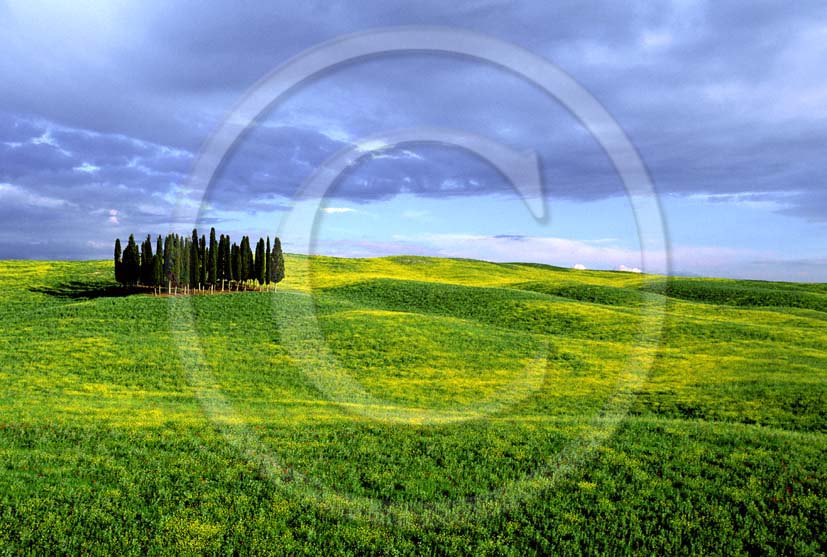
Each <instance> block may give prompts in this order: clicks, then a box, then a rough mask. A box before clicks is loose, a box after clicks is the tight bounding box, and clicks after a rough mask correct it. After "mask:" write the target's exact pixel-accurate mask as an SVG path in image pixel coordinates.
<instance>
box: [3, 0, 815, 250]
mask: <svg viewBox="0 0 827 557" xmlns="http://www.w3.org/2000/svg"><path fill="white" fill-rule="evenodd" d="M401 24H407V25H411V24H417V25H447V26H456V27H462V28H465V29H471V30H475V31H480V32H483V33H487V34H491V35H493V36H495V37H498V38H500V39H504V40H506V41H512V42H514V43H515V44H517V45H519V46H522V47H525V48H528V49H530V50H532V51H534V52H536V53H538V54H540V55H543V56H545V57H547V58H548V59H550V60H552V61H554V62H555V63H557V64H558V65H559V66H560V67H561V68H562V69H563V70H565V71H566V72H568V73H569V74H571V75H572V76H573V77H574V78H575V79H576V80H577V81H578V82H580V83H581V84H582V85H584V86H585V87H586V88H587V89H588V90H589V91H590V92H591V93H592V94H593V95H594V96H595V97H596V98H597V99H598V100H599V101H600V102H601V103H602V104H603V105H604V106H605V107H606V108H607V109H608V111H609V112H610V113H611V114H612V115H613V116H614V117H615V118H616V119H617V121H618V123H619V124H620V125H621V126H622V127H623V128H624V129H625V130H626V131H627V133H628V134H629V136H630V138H631V139H632V141H633V142H634V143H635V144H636V146H637V147H638V148H639V149H640V151H641V154H642V156H643V158H644V160H645V162H646V163H647V165H648V167H649V168H650V170H651V173H652V176H653V178H654V179H655V182H656V186H657V189H658V191H660V192H662V193H669V194H677V195H698V194H704V195H710V196H716V195H718V196H723V195H724V194H733V195H735V194H754V195H761V196H762V198H761V199H762V200H763V201H766V202H771V203H775V205H776V206H777V210H778V211H781V212H784V213H786V214H790V215H793V216H797V217H801V218H806V219H809V220H812V221H825V220H827V198H826V197H825V193H824V192H825V185H826V184H825V180H827V172H825V168H827V165H825V163H824V154H823V146H824V145H825V144H827V78H825V74H824V72H823V71H821V70H822V66H823V61H824V59H827V9H825V7H824V5H823V3H821V2H802V3H796V4H795V6H790V5H785V4H783V3H772V2H758V3H750V4H748V5H744V4H740V3H720V2H691V1H680V2H673V3H667V4H657V5H654V4H651V3H647V2H636V3H633V4H632V5H629V4H622V3H584V2H539V1H538V2H518V3H515V2H506V1H502V2H500V1H482V2H470V1H469V2H452V3H449V4H446V3H444V2H436V1H434V2H430V1H428V2H416V3H404V4H395V3H389V2H379V1H375V2H372V1H369V2H359V3H350V2H274V3H264V2H261V3H232V4H227V5H224V6H219V5H207V4H203V3H195V2H183V3H175V4H174V5H162V4H158V5H154V6H150V5H148V4H145V3H137V2H136V3H131V4H129V3H126V4H121V5H114V4H112V5H98V6H94V7H91V8H90V7H84V6H82V5H78V6H76V5H71V6H69V5H66V6H62V5H61V4H59V3H55V4H52V5H45V6H39V5H38V4H37V3H28V2H11V3H9V4H8V5H6V6H5V7H4V8H3V9H2V10H0V25H2V30H3V34H4V44H3V46H2V47H0V48H2V54H3V56H0V72H2V73H3V76H4V83H6V84H7V86H6V87H3V88H0V109H2V111H3V112H2V113H0V160H2V164H1V165H0V184H7V187H6V188H5V190H3V189H0V196H2V198H1V199H0V201H2V203H3V204H4V206H5V207H4V211H5V212H6V213H4V215H3V216H4V217H7V218H8V219H11V220H7V221H4V227H3V233H4V235H5V236H4V238H6V239H7V240H8V241H11V242H13V238H15V237H18V238H28V237H29V236H35V235H38V236H43V235H46V236H48V235H50V234H52V235H55V236H61V237H69V236H72V235H74V236H72V237H75V238H77V246H80V247H78V248H77V249H78V250H80V251H82V249H83V246H86V245H87V242H93V243H94V242H98V239H96V238H97V236H101V237H104V238H108V236H111V235H113V234H116V233H119V232H122V231H123V230H126V229H134V230H138V229H150V228H153V227H157V226H158V225H161V224H163V223H170V217H169V215H170V214H171V213H172V208H173V206H174V205H175V203H176V200H177V199H178V198H182V197H183V199H184V201H185V202H186V203H188V204H189V206H191V207H195V206H197V204H198V203H199V202H200V200H199V199H189V198H188V197H187V196H188V190H187V176H188V173H189V171H190V168H191V165H192V163H193V160H194V157H195V156H197V153H198V150H199V148H200V146H201V145H202V144H203V142H204V140H205V139H206V138H207V137H208V136H209V133H210V132H211V130H212V129H213V128H214V126H215V125H216V124H217V123H218V122H219V121H220V119H221V118H222V117H223V115H224V114H226V112H227V111H228V110H229V109H231V108H232V106H233V105H234V104H235V103H236V102H237V101H238V99H239V98H240V97H241V95H242V94H243V93H244V91H246V90H247V89H248V88H249V87H250V86H252V85H253V84H254V83H255V82H256V81H257V80H258V79H259V78H260V77H261V76H263V75H265V74H266V73H267V72H269V71H271V70H272V69H273V68H274V67H275V66H277V65H278V64H280V63H282V62H284V61H285V60H287V59H288V58H289V57H290V56H293V55H295V54H298V53H299V52H301V51H302V50H304V49H305V48H307V47H310V46H312V45H314V44H316V43H318V42H320V41H322V40H326V39H330V38H332V37H335V36H337V35H339V34H342V33H348V32H356V31H362V30H365V29H369V28H375V27H382V26H391V25H401ZM416 126H439V127H448V128H457V129H460V130H464V131H471V132H474V133H478V134H481V135H484V136H487V137H491V138H493V139H497V140H499V141H502V142H503V143H505V144H506V145H509V146H510V147H512V148H514V149H518V150H526V149H532V150H535V151H537V153H538V154H539V156H540V158H541V161H542V167H543V171H544V178H545V181H546V184H547V189H548V192H549V195H550V196H552V197H554V196H559V197H564V198H572V199H583V200H588V199H597V198H602V197H607V196H613V195H621V194H622V193H623V190H622V186H621V184H620V182H619V181H618V179H617V177H616V175H615V173H614V171H613V169H612V168H611V165H610V163H609V160H608V158H607V157H606V155H605V154H604V153H602V151H601V150H600V148H599V147H598V145H597V143H596V142H595V140H594V138H593V137H591V135H590V134H589V133H587V132H586V131H585V130H583V129H582V127H581V126H580V125H579V124H578V122H577V121H576V119H575V118H574V117H573V116H571V115H570V114H568V113H567V112H566V110H564V109H563V108H562V107H560V106H559V105H558V104H556V103H555V102H554V100H553V99H550V98H548V97H547V96H546V95H545V94H543V93H542V92H540V91H538V90H536V89H535V88H533V87H532V86H531V85H529V84H528V83H526V82H524V81H523V80H521V79H520V78H517V77H515V76H513V75H510V74H508V73H507V72H504V71H502V70H500V69H497V68H494V67H492V66H490V65H486V64H484V63H481V62H475V61H471V60H467V59H457V58H452V57H450V56H436V55H424V54H415V55H394V56H387V57H379V58H376V59H372V60H369V61H365V62H363V63H359V64H354V65H350V66H347V67H344V68H339V69H336V70H334V71H331V72H329V73H328V74H326V75H324V76H321V77H319V78H318V79H316V80H314V81H313V82H312V83H309V84H308V85H307V86H305V87H302V88H301V89H300V90H298V91H296V92H294V93H293V94H292V95H291V96H290V98H289V99H287V100H286V101H285V102H283V103H282V104H280V105H279V106H276V107H275V108H274V109H273V110H272V112H271V113H270V114H268V115H266V116H265V117H264V118H263V119H262V121H261V123H260V125H259V126H258V127H257V128H255V129H253V130H252V131H251V132H250V133H249V134H248V135H247V136H246V137H245V139H244V141H243V142H242V143H241V144H240V145H239V146H238V148H237V149H236V150H235V151H234V152H233V153H232V154H231V156H230V157H229V159H228V160H227V161H226V164H225V165H224V166H223V167H222V171H221V173H220V175H219V176H218V177H217V180H216V182H215V184H214V186H213V187H212V188H211V190H210V192H209V195H208V198H207V200H208V201H209V203H210V204H211V206H212V207H213V209H214V210H215V211H217V212H216V213H215V214H213V213H211V212H210V211H208V212H207V214H206V215H205V216H204V217H203V219H205V220H206V219H210V222H215V221H216V219H218V218H219V217H217V216H216V215H218V214H220V212H221V211H222V210H224V211H241V210H248V211H258V210H261V211H271V210H280V209H284V208H285V205H284V202H285V199H284V198H285V197H289V196H290V195H291V194H292V193H293V192H294V191H295V190H296V188H297V187H298V186H299V184H300V183H301V182H302V181H303V180H305V179H306V178H307V177H308V176H309V175H310V174H311V173H312V172H313V169H314V168H317V167H318V165H319V164H321V163H322V162H323V161H324V160H326V159H327V158H328V157H330V156H332V155H333V154H334V153H336V152H337V151H339V150H340V149H343V148H346V147H347V146H349V145H350V142H351V141H353V140H355V139H358V138H360V137H363V136H366V135H371V134H375V133H377V132H380V131H382V130H386V129H393V128H400V127H416ZM510 188H511V186H510V185H509V184H508V183H507V182H506V181H505V180H504V179H503V178H502V177H501V176H500V175H499V174H498V173H497V172H495V171H494V170H493V168H492V167H491V166H490V165H489V164H488V163H486V162H485V161H481V160H479V159H478V158H477V157H475V156H473V155H470V154H468V153H465V152H464V151H461V150H459V149H454V148H446V147H439V146H434V145H416V146H405V147H401V148H398V149H394V150H389V151H386V152H383V153H380V154H378V155H376V156H372V157H367V158H365V159H364V160H362V161H361V162H360V163H359V164H358V165H357V166H356V167H354V168H352V169H351V170H350V171H349V172H348V173H346V175H345V176H343V177H342V179H341V180H340V181H339V182H338V183H337V185H336V187H335V189H334V191H333V192H332V193H333V195H334V196H336V197H340V198H344V199H347V200H351V201H356V202H365V201H370V200H376V199H386V198H388V197H390V196H392V195H395V194H397V193H399V192H407V193H415V194H418V195H423V196H434V197H438V196H449V195H450V196H457V195H478V194H485V193H495V194H500V193H506V192H510V191H511V189H510ZM720 199H722V200H724V199H726V198H725V197H721V198H720ZM722 202H723V201H722ZM12 204H15V205H14V206H12ZM61 211H62V213H61V214H60V215H58V213H59V212H61ZM112 211H115V212H116V214H114V215H113V214H110V213H111V212H112ZM183 220H185V219H183ZM183 220H182V222H183ZM11 222H14V223H15V225H14V228H12V227H11V225H10V224H8V223H11ZM90 224H92V225H95V226H97V228H96V229H95V234H94V235H95V236H96V238H86V237H85V236H88V235H89V234H88V233H87V232H84V231H86V230H88V229H89V225H90ZM172 224H174V223H172ZM11 253H12V252H11V251H8V249H7V248H4V247H2V246H0V257H2V256H8V255H9V254H11ZM44 253H45V252H44Z"/></svg>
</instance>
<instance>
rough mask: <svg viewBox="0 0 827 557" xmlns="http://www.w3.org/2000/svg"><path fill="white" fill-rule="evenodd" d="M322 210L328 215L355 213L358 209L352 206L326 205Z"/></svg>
mask: <svg viewBox="0 0 827 557" xmlns="http://www.w3.org/2000/svg"><path fill="white" fill-rule="evenodd" d="M322 211H324V212H325V213H327V214H328V215H336V214H342V213H355V212H356V209H351V208H350V207H324V208H323V209H322Z"/></svg>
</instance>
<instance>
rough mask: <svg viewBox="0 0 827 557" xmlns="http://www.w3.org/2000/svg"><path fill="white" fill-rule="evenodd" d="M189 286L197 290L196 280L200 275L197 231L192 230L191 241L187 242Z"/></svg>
mask: <svg viewBox="0 0 827 557" xmlns="http://www.w3.org/2000/svg"><path fill="white" fill-rule="evenodd" d="M189 248H190V249H189V253H190V260H189V271H190V272H189V285H190V288H192V289H193V290H195V289H196V288H198V278H199V277H200V275H201V265H200V264H199V259H200V254H199V253H198V251H199V250H198V230H196V229H195V228H193V229H192V240H191V241H190V242H189Z"/></svg>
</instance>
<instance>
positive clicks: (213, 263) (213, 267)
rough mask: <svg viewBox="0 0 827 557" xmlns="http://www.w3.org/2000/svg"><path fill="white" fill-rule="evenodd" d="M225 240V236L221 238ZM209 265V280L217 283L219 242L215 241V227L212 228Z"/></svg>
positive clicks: (211, 282) (210, 282)
mask: <svg viewBox="0 0 827 557" xmlns="http://www.w3.org/2000/svg"><path fill="white" fill-rule="evenodd" d="M221 241H222V242H223V241H224V238H222V239H221ZM209 260H210V262H209V265H208V266H207V282H208V283H209V284H215V283H217V282H218V243H217V242H216V241H215V227H212V228H210V253H209Z"/></svg>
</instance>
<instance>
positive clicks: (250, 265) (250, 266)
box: [245, 236, 256, 280]
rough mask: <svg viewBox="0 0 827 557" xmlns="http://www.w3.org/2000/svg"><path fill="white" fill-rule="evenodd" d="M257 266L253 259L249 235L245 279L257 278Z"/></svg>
mask: <svg viewBox="0 0 827 557" xmlns="http://www.w3.org/2000/svg"><path fill="white" fill-rule="evenodd" d="M255 278H256V268H255V261H254V260H253V248H252V247H251V246H250V237H249V236H247V276H246V277H245V280H255Z"/></svg>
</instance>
